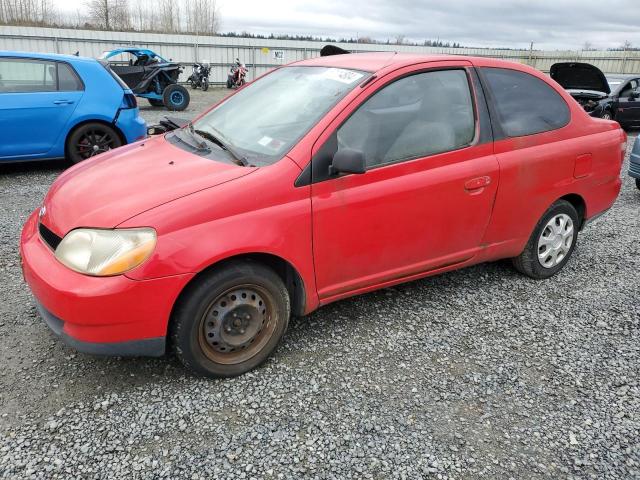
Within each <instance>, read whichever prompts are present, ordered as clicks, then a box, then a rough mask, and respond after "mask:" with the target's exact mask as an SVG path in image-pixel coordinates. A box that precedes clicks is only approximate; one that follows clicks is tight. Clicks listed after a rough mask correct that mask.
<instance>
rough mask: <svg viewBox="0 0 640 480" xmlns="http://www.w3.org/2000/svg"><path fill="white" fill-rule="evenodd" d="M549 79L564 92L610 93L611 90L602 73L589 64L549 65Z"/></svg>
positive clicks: (567, 63)
mask: <svg viewBox="0 0 640 480" xmlns="http://www.w3.org/2000/svg"><path fill="white" fill-rule="evenodd" d="M549 74H550V75H551V78H553V79H554V80H555V81H556V82H558V83H559V84H560V85H561V86H562V88H564V89H565V90H583V91H584V90H589V91H592V92H593V91H595V92H602V93H606V94H607V95H608V94H610V93H611V88H610V87H609V83H608V82H607V79H606V77H605V76H604V73H602V70H600V69H599V68H598V67H594V66H593V65H591V64H590V63H578V62H561V63H554V64H553V65H551V70H550V71H549Z"/></svg>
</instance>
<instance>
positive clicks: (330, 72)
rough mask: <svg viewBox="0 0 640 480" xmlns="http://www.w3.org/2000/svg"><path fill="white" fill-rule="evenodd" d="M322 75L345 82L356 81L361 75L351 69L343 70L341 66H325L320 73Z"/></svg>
mask: <svg viewBox="0 0 640 480" xmlns="http://www.w3.org/2000/svg"><path fill="white" fill-rule="evenodd" d="M322 76H323V77H324V78H327V79H329V80H336V81H338V82H342V83H346V84H351V83H353V82H356V81H358V80H360V79H361V78H362V77H363V75H362V73H358V72H354V71H353V70H344V69H342V68H327V69H326V70H325V71H324V72H323V73H322Z"/></svg>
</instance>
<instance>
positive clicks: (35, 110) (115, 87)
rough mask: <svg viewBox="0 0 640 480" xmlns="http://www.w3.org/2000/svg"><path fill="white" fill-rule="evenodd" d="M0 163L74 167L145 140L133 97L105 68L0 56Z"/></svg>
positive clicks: (70, 59)
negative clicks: (62, 162)
mask: <svg viewBox="0 0 640 480" xmlns="http://www.w3.org/2000/svg"><path fill="white" fill-rule="evenodd" d="M0 132H1V133H0V135H1V138H2V141H0V162H22V161H28V160H43V159H57V158H65V157H66V158H68V159H69V160H71V161H72V162H74V163H76V162H79V161H81V160H84V159H87V158H90V157H93V156H94V155H97V154H99V153H102V152H106V151H107V150H110V149H113V148H116V147H119V146H120V145H124V144H126V143H131V142H134V141H136V140H139V139H142V138H144V137H145V136H146V124H145V121H144V120H143V119H142V118H141V117H140V112H139V110H138V105H137V102H136V98H135V96H134V95H133V93H132V92H131V90H130V89H129V88H128V87H127V86H126V84H125V83H124V82H122V80H120V78H118V76H117V75H116V74H115V73H113V72H112V71H111V70H110V67H109V65H108V64H107V63H101V62H100V61H98V60H95V59H90V58H82V57H75V56H70V55H54V54H40V53H22V52H7V51H0Z"/></svg>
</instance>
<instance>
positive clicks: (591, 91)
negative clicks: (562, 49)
mask: <svg viewBox="0 0 640 480" xmlns="http://www.w3.org/2000/svg"><path fill="white" fill-rule="evenodd" d="M549 74H550V75H551V78H553V79H554V80H555V81H556V82H558V83H559V84H560V85H561V86H562V87H563V88H564V89H565V90H567V91H568V92H569V94H570V95H571V96H572V97H573V98H574V99H576V101H577V102H578V103H579V104H580V105H582V107H583V108H584V109H585V111H586V112H587V113H588V114H589V115H591V116H592V117H599V118H604V119H607V120H616V121H618V123H620V125H622V126H623V127H626V128H632V127H640V75H637V76H633V75H629V76H622V77H620V81H618V82H615V84H613V85H611V84H610V83H609V82H608V81H607V78H606V77H605V75H604V73H602V71H601V70H600V69H599V68H598V67H596V66H594V65H591V64H589V63H579V62H562V63H555V64H553V65H552V66H551V70H550V72H549ZM612 86H613V88H612Z"/></svg>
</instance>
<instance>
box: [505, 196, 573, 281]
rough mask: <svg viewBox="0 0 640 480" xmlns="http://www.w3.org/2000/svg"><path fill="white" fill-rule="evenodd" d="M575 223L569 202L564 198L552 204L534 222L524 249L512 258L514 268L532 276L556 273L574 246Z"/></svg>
mask: <svg viewBox="0 0 640 480" xmlns="http://www.w3.org/2000/svg"><path fill="white" fill-rule="evenodd" d="M579 222H580V219H579V218H578V213H577V212H576V209H575V208H574V207H573V205H571V204H570V203H569V202H567V201H565V200H559V201H557V202H556V203H554V204H553V205H552V206H551V207H550V208H549V209H548V210H547V211H546V212H545V214H544V215H543V216H542V218H541V219H540V221H539V222H538V224H537V225H536V228H535V229H534V230H533V233H532V234H531V238H529V241H528V242H527V245H526V246H525V247H524V251H523V252H522V253H521V254H520V255H519V256H518V257H516V258H514V259H513V265H514V267H515V268H516V270H518V271H519V272H520V273H523V274H525V275H527V276H529V277H531V278H535V279H544V278H549V277H552V276H553V275H555V274H556V273H558V272H559V271H560V270H561V269H562V267H564V266H565V265H566V263H567V261H569V257H571V254H572V253H573V250H574V249H575V246H576V242H577V240H578V229H579V228H580V223H579Z"/></svg>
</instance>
